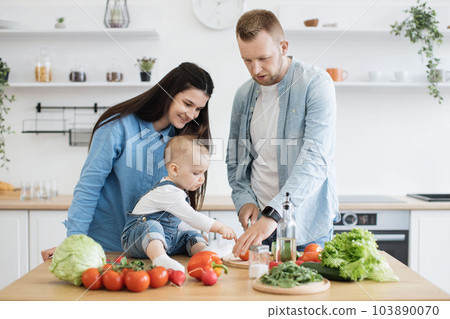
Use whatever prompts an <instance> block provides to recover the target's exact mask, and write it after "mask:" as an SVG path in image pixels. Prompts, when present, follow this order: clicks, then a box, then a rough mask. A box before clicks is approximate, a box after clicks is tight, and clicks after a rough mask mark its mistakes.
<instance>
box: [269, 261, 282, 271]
mask: <svg viewBox="0 0 450 319" xmlns="http://www.w3.org/2000/svg"><path fill="white" fill-rule="evenodd" d="M281 264H282V262H281V261H271V262H270V263H269V270H270V269H272V268H273V267H277V266H279V265H281Z"/></svg>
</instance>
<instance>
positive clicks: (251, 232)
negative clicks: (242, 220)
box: [233, 216, 277, 257]
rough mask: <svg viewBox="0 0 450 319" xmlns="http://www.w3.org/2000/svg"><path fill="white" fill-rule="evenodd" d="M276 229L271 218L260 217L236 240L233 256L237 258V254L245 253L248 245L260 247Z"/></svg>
mask: <svg viewBox="0 0 450 319" xmlns="http://www.w3.org/2000/svg"><path fill="white" fill-rule="evenodd" d="M276 228H277V223H276V222H275V221H274V220H273V219H272V218H268V217H264V216H263V217H261V218H260V219H259V220H258V221H257V222H256V223H255V224H254V225H253V226H252V227H250V228H248V229H247V230H246V231H245V232H244V233H243V234H242V236H241V237H239V238H238V240H237V242H236V245H234V247H233V254H234V256H236V257H237V256H239V254H241V253H243V252H246V251H247V250H248V249H249V247H250V245H260V244H261V242H262V241H263V240H264V239H266V238H267V237H269V236H270V234H272V233H273V231H274V230H275V229H276Z"/></svg>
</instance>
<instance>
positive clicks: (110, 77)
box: [106, 64, 123, 82]
mask: <svg viewBox="0 0 450 319" xmlns="http://www.w3.org/2000/svg"><path fill="white" fill-rule="evenodd" d="M122 80H123V74H122V72H121V70H120V67H119V66H118V65H116V64H113V65H111V66H110V67H109V68H108V70H107V71H106V81H108V82H122Z"/></svg>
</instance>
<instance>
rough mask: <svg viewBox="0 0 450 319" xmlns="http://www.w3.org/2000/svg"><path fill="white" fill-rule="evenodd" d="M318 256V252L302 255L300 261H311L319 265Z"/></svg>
mask: <svg viewBox="0 0 450 319" xmlns="http://www.w3.org/2000/svg"><path fill="white" fill-rule="evenodd" d="M319 254H320V253H318V252H309V253H304V254H303V256H302V257H301V259H302V260H303V262H308V261H313V262H316V263H320V260H319Z"/></svg>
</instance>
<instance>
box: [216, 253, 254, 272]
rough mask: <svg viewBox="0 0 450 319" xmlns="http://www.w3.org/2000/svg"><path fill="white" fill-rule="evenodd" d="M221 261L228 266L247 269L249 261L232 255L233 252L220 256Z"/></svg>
mask: <svg viewBox="0 0 450 319" xmlns="http://www.w3.org/2000/svg"><path fill="white" fill-rule="evenodd" d="M222 260H223V263H224V264H225V265H227V266H230V267H235V268H242V269H248V267H249V262H248V260H247V261H244V260H242V259H241V258H239V257H234V255H233V254H229V255H226V256H224V257H223V258H222Z"/></svg>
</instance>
